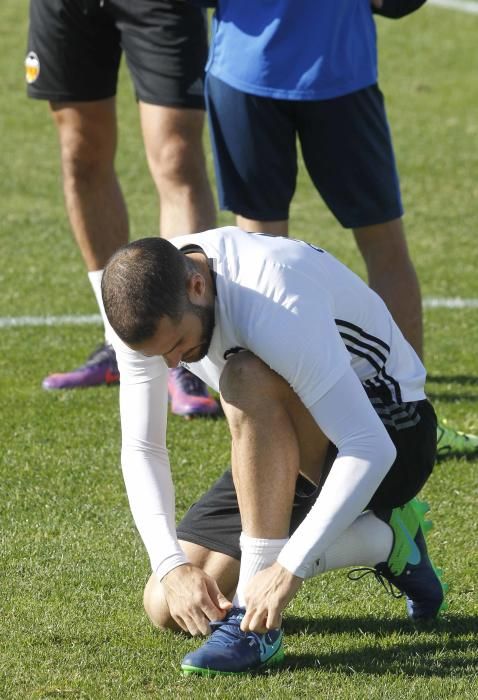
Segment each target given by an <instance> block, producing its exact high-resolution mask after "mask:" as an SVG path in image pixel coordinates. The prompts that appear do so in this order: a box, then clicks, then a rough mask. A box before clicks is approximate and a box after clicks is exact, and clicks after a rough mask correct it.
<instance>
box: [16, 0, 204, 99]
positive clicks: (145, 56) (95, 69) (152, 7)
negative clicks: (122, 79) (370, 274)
mask: <svg viewBox="0 0 478 700" xmlns="http://www.w3.org/2000/svg"><path fill="white" fill-rule="evenodd" d="M123 53H124V55H125V58H126V61H127V63H128V68H129V71H130V74H131V78H132V81H133V84H134V88H135V93H136V97H137V99H139V100H141V101H142V102H146V103H148V104H154V105H163V106H167V107H186V108H193V109H204V95H203V92H204V66H205V62H206V58H207V25H206V21H205V15H204V13H203V12H202V10H201V9H200V8H197V7H193V6H191V5H189V3H187V2H181V1H179V0H134V2H131V0H104V2H103V1H102V0H30V27H29V36H28V54H27V59H26V67H27V69H28V67H29V66H30V71H29V72H28V70H27V83H28V95H29V96H30V97H34V98H38V99H44V100H50V101H52V102H85V101H86V102H89V101H94V100H103V99H106V98H109V97H113V96H114V95H115V94H116V87H117V80H118V71H119V66H120V61H121V56H122V54H123Z"/></svg>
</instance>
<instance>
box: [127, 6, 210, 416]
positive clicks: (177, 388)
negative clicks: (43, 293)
mask: <svg viewBox="0 0 478 700" xmlns="http://www.w3.org/2000/svg"><path fill="white" fill-rule="evenodd" d="M118 26H120V27H121V32H122V45H123V48H124V52H125V56H126V60H127V62H128V67H129V70H130V73H131V77H132V79H133V83H134V87H135V92H136V97H137V99H138V102H139V113H140V119H141V128H142V133H143V141H144V146H145V151H146V157H147V161H148V165H149V169H150V172H151V175H152V178H153V181H154V183H155V185H156V189H157V193H158V198H159V204H160V235H161V236H163V237H165V238H172V237H174V236H178V235H184V234H188V233H195V232H197V231H203V230H206V229H211V228H214V226H215V225H216V211H215V204H214V198H213V195H212V191H211V187H210V184H209V180H208V176H207V169H206V159H205V155H204V148H203V142H202V139H203V131H204V116H205V105H204V65H205V62H206V58H207V26H206V17H205V15H204V13H203V12H202V11H201V10H200V9H198V8H196V7H193V6H191V5H189V4H188V3H178V2H177V1H176V2H173V1H172V0H157V1H156V2H155V3H152V2H151V1H150V0H147V1H145V0H138V2H136V3H135V4H134V7H123V6H122V7H121V8H120V9H119V10H118ZM141 26H145V27H147V29H148V33H147V35H145V36H147V41H145V40H144V37H143V38H142V40H141V37H140V34H139V30H138V27H141ZM169 393H170V398H171V410H172V411H173V413H176V414H178V415H182V416H184V417H186V418H188V417H193V416H197V415H203V416H209V415H216V414H217V413H218V411H219V405H218V403H217V402H216V400H215V399H214V398H213V397H211V396H209V394H208V391H207V388H206V386H205V384H204V383H203V382H202V381H201V380H199V379H198V378H197V377H196V376H194V375H192V374H191V373H190V372H188V371H187V370H186V369H184V368H182V367H180V368H176V369H174V370H171V371H170V373H169Z"/></svg>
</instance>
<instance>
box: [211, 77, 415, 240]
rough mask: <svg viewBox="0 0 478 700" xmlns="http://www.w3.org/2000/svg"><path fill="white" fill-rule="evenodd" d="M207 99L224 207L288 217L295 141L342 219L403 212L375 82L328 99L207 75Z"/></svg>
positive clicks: (365, 220) (376, 219)
mask: <svg viewBox="0 0 478 700" xmlns="http://www.w3.org/2000/svg"><path fill="white" fill-rule="evenodd" d="M206 105H207V109H208V113H209V123H210V131H211V140H212V145H213V152H214V160H215V168H216V179H217V187H218V195H219V203H220V206H221V208H222V209H228V210H230V211H233V212H234V213H235V214H240V215H241V216H244V217H246V218H248V219H255V220H258V221H278V220H283V219H288V218H289V205H290V202H291V200H292V197H293V195H294V191H295V185H296V178H297V140H298V141H299V143H300V146H301V149H302V155H303V158H304V162H305V166H306V168H307V171H308V173H309V175H310V177H311V179H312V181H313V183H314V185H315V187H316V188H317V190H318V192H319V194H320V195H321V197H322V199H323V200H324V202H325V203H326V205H327V206H328V207H329V209H330V210H331V212H332V213H333V214H334V216H335V217H336V218H337V219H338V221H339V222H340V223H341V224H342V226H344V227H345V228H359V227H361V226H371V225H374V224H381V223H384V222H386V221H391V220H392V219H396V218H398V217H400V216H401V215H402V213H403V210H402V203H401V197H400V186H399V180H398V174H397V169H396V165H395V157H394V153H393V147H392V141H391V136H390V131H389V127H388V122H387V117H386V113H385V107H384V101H383V96H382V93H381V92H380V90H379V88H378V86H377V85H372V86H370V87H367V88H364V89H363V90H359V91H357V92H354V93H351V94H349V95H344V96H342V97H337V98H334V99H330V100H320V101H296V100H277V99H273V98H269V97H258V96H256V95H250V94H246V93H244V92H241V91H239V90H235V89H234V88H231V87H230V86H229V85H227V84H226V83H224V82H222V81H221V80H218V79H217V78H215V77H213V76H211V75H208V76H207V78H206Z"/></svg>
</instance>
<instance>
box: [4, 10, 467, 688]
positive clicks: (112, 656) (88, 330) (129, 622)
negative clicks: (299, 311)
mask: <svg viewBox="0 0 478 700" xmlns="http://www.w3.org/2000/svg"><path fill="white" fill-rule="evenodd" d="M26 14H27V3H26V0H2V2H1V4H0V61H1V69H0V75H1V76H2V80H1V84H0V90H1V98H0V99H1V102H0V104H1V107H0V139H1V160H2V177H1V180H0V207H1V216H0V251H1V266H0V288H1V296H0V317H1V318H2V319H5V318H6V317H24V316H51V315H63V314H94V313H95V312H96V308H95V305H94V301H93V296H92V294H91V291H90V288H89V284H88V281H87V278H86V275H85V273H84V269H83V265H82V262H81V259H80V255H79V253H78V251H77V249H76V247H75V245H74V244H73V242H72V240H71V234H70V232H69V228H68V225H67V222H66V216H65V212H64V207H63V200H62V194H61V187H60V176H59V163H58V149H57V143H56V135H55V133H54V129H53V126H52V123H51V120H50V118H49V116H48V110H47V106H46V105H45V104H44V103H42V102H35V101H29V100H27V99H26V98H25V93H24V85H23V59H24V54H25V46H26V27H27V21H26ZM378 25H379V38H380V51H381V54H380V55H381V86H382V89H383V91H384V92H385V95H386V99H387V104H388V110H389V118H390V121H391V125H392V129H393V133H394V139H395V147H396V152H397V158H398V163H399V168H400V172H401V177H402V187H403V195H404V201H405V206H406V210H407V214H406V219H405V221H406V224H407V229H408V235H409V241H410V247H411V249H412V253H413V256H414V259H415V262H416V265H417V269H418V272H419V275H420V279H421V283H422V289H423V294H424V296H425V297H426V298H430V297H438V298H447V297H462V298H465V299H476V298H478V282H477V265H478V254H477V243H476V236H477V232H478V184H477V183H478V143H477V142H478V80H477V79H476V77H477V74H478V54H477V51H476V37H477V33H478V16H476V15H471V14H464V13H461V12H455V11H451V10H446V9H443V8H438V7H433V6H431V7H426V8H425V9H423V10H422V11H420V12H419V13H417V14H416V15H414V16H412V17H411V18H408V19H406V20H403V21H401V22H399V23H394V22H390V21H388V22H387V21H386V20H381V21H379V22H378ZM119 114H120V124H121V136H120V138H121V141H120V152H119V156H118V169H119V172H120V176H121V180H122V183H123V187H124V192H125V196H126V199H127V201H128V204H129V210H130V218H131V228H132V235H133V237H139V236H144V235H154V234H155V233H156V231H157V204H156V200H155V194H154V190H153V186H152V184H151V181H150V179H149V176H148V173H147V168H146V164H145V160H144V157H143V155H142V146H141V140H140V134H139V126H138V120H137V112H136V106H135V103H134V99H133V96H132V91H131V86H130V82H129V78H128V76H127V74H126V72H123V74H122V77H121V84H120V93H119ZM230 220H231V219H230V217H229V215H227V214H222V215H221V216H220V222H221V223H227V222H229V221H230ZM292 222H293V226H292V231H293V234H294V235H296V236H298V237H304V238H306V239H308V240H310V241H312V242H315V243H320V245H323V246H324V247H326V248H328V249H329V250H331V251H332V252H333V253H335V254H336V255H338V256H339V257H341V258H342V259H343V260H344V261H345V262H347V263H348V264H349V265H351V266H352V267H353V268H354V269H355V270H356V271H358V272H359V273H361V274H362V273H363V269H362V266H361V262H360V260H359V257H358V254H357V252H356V250H355V248H354V245H353V243H352V240H351V235H350V234H349V233H348V232H345V231H342V230H341V229H340V228H339V226H338V225H337V224H336V222H335V221H334V219H333V218H332V216H331V215H330V214H329V213H328V212H327V211H326V209H325V207H324V206H323V205H322V203H321V202H320V200H319V199H318V198H317V196H316V194H315V193H314V191H313V189H312V188H311V186H310V184H309V182H308V180H307V177H306V176H305V174H304V172H303V171H301V174H300V181H299V186H298V190H297V194H296V198H295V200H294V204H293V208H292ZM477 317H478V309H477V308H464V309H445V308H435V309H429V308H427V309H426V310H425V330H426V361H427V366H428V370H429V384H428V391H429V394H430V396H431V398H432V399H433V401H434V403H435V406H436V409H437V412H438V413H439V415H440V417H442V418H447V419H448V421H449V423H450V424H453V425H456V426H459V427H461V428H462V429H466V430H468V431H470V432H475V433H476V432H478V359H477V350H476V348H477V347H478V323H477ZM99 339H100V328H99V326H94V325H80V326H78V325H76V326H75V325H62V326H58V327H45V326H39V327H35V326H26V327H13V328H12V327H0V346H1V354H0V405H1V422H0V483H1V509H0V521H1V533H2V534H1V568H0V581H1V582H0V601H1V603H0V606H1V608H0V609H1V627H0V698H1V699H2V700H3V699H5V700H7V699H8V700H10V699H15V700H17V699H29V700H30V699H32V700H33V699H35V700H39V699H43V698H82V699H83V698H89V699H91V700H100V699H103V698H104V699H107V698H108V699H109V698H111V699H121V700H126V699H132V700H136V699H138V700H140V699H142V698H183V697H184V698H186V697H194V698H206V697H208V698H236V699H237V698H241V699H242V698H246V699H251V700H252V699H256V698H263V697H266V698H299V697H307V698H309V697H310V698H326V699H329V698H330V699H331V698H334V699H335V698H340V699H341V698H344V699H350V700H352V699H354V700H355V699H357V698H370V699H379V698H387V699H397V700H398V699H399V698H400V700H405V699H408V698H414V699H416V698H426V699H427V700H435V699H441V698H457V699H469V700H472V699H473V700H474V699H475V698H476V697H478V682H477V658H478V653H477V642H478V639H477V632H478V617H477V616H478V604H477V598H476V573H477V561H478V552H477V543H476V532H477V527H478V523H477V507H476V504H477V492H476V485H477V475H478V471H477V470H478V464H477V462H476V461H475V462H466V461H463V460H450V461H448V462H444V463H442V464H440V465H438V466H437V468H436V470H435V473H434V474H433V476H432V478H431V480H430V481H429V483H428V484H427V486H426V488H425V491H424V494H423V495H424V497H426V499H427V500H429V501H430V503H431V505H432V516H433V519H434V521H435V527H434V529H433V531H432V532H431V534H430V536H429V542H430V549H431V551H432V554H433V555H434V559H435V561H436V563H437V564H439V565H441V566H443V568H444V570H445V579H446V580H447V581H448V582H449V584H450V592H449V610H448V612H447V613H446V616H445V617H444V618H443V620H441V621H440V622H439V623H438V624H437V625H436V626H435V627H433V628H432V629H429V630H427V631H416V630H414V629H413V628H412V627H410V625H409V624H408V622H407V620H406V616H405V609H404V607H405V606H404V603H403V601H401V600H394V599H393V598H391V597H389V596H387V595H386V594H385V592H384V591H383V590H382V589H381V588H380V587H379V586H378V585H377V584H376V583H375V582H372V581H370V582H368V581H360V582H355V583H352V582H350V581H348V580H347V578H346V576H345V574H344V573H343V572H340V573H336V574H331V575H326V576H323V577H320V578H317V579H315V580H313V581H311V582H309V583H308V584H307V585H306V586H304V587H303V590H302V591H301V593H300V595H299V596H298V597H297V598H296V599H295V600H294V602H293V604H292V605H291V606H290V609H289V610H288V613H287V616H286V622H285V628H286V652H287V659H286V663H285V665H284V666H283V668H282V669H280V670H278V671H274V672H271V673H270V674H266V675H263V676H258V677H244V678H232V679H231V678H219V679H206V678H191V677H188V678H184V677H182V676H181V675H180V674H179V670H178V668H179V661H180V659H181V658H182V656H183V655H184V653H186V651H188V650H189V649H191V648H193V647H195V645H196V644H197V641H194V640H190V639H188V638H186V637H185V636H184V637H176V636H174V635H172V634H171V635H170V634H159V633H157V632H156V631H154V630H153V629H151V627H150V625H149V624H148V622H147V621H146V619H145V615H144V613H143V611H142V602H141V598H142V588H143V584H144V582H145V580H146V578H147V576H148V574H149V563H148V561H147V557H146V555H145V552H144V550H143V547H142V544H141V542H140V540H139V537H138V535H137V533H136V531H135V529H134V527H133V524H132V520H131V517H130V514H129V509H128V505H127V501H126V496H125V493H124V488H123V484H122V478H121V472H120V468H119V443H120V433H119V421H118V408H117V400H118V391H117V389H116V388H110V389H106V388H105V389H103V388H102V389H96V390H89V391H83V392H77V393H63V392H60V393H46V392H43V391H42V389H41V387H40V382H41V379H42V378H43V376H44V375H45V374H47V373H48V372H50V371H54V370H59V369H69V368H71V367H73V366H75V365H77V364H80V363H81V362H82V361H83V360H84V358H85V356H86V354H87V353H89V352H90V351H91V349H92V346H94V344H95V343H96V342H97V341H98V340H99ZM169 441H170V442H169V448H170V451H171V461H172V465H173V471H174V478H175V482H176V491H177V504H178V515H181V514H182V513H183V512H184V510H185V509H186V508H187V507H188V505H189V504H190V503H191V502H192V501H193V500H194V499H195V498H196V497H197V496H198V495H199V494H200V493H201V492H202V491H203V489H204V488H205V486H206V485H207V484H208V483H209V482H210V481H211V480H212V479H213V478H214V477H215V476H216V475H218V474H219V473H220V472H221V470H222V468H223V467H224V466H225V465H226V464H227V462H228V438H227V430H226V426H225V424H224V422H223V421H217V422H208V421H194V422H189V423H188V422H185V421H182V420H179V419H176V418H174V417H173V418H172V419H171V423H170V431H169Z"/></svg>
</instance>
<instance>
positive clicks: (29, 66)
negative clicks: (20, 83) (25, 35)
mask: <svg viewBox="0 0 478 700" xmlns="http://www.w3.org/2000/svg"><path fill="white" fill-rule="evenodd" d="M39 75H40V60H39V58H38V56H37V55H36V53H35V52H34V51H30V52H29V53H28V54H27V57H26V58H25V80H26V81H27V83H28V84H29V85H31V83H34V82H35V80H36V79H37V78H38V76H39Z"/></svg>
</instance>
